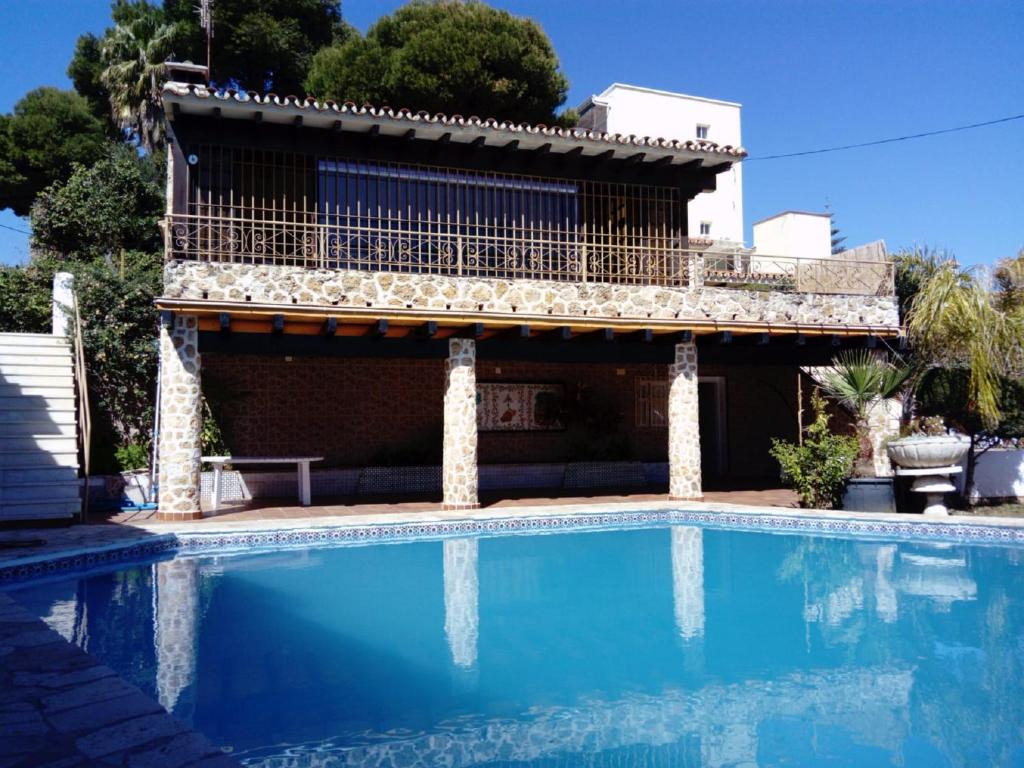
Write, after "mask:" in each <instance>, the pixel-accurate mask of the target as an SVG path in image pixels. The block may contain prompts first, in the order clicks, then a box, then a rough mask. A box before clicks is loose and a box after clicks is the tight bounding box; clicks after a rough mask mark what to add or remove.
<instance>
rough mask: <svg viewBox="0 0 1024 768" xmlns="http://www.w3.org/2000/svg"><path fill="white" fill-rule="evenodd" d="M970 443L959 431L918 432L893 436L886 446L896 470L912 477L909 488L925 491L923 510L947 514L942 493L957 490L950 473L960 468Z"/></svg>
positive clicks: (931, 513)
mask: <svg viewBox="0 0 1024 768" xmlns="http://www.w3.org/2000/svg"><path fill="white" fill-rule="evenodd" d="M970 447H971V441H970V439H969V438H966V437H961V436H960V435H919V436H914V437H904V438H902V439H900V440H894V441H893V442H891V443H889V445H888V446H887V448H886V450H887V451H888V452H889V458H890V459H892V461H893V463H894V464H895V465H896V474H897V475H907V476H910V477H913V478H914V482H913V484H912V485H911V486H910V490H912V491H915V492H917V493H923V494H925V508H924V513H925V514H926V515H948V514H949V510H948V509H946V504H945V500H944V499H945V495H946V494H947V493H951V492H953V491H955V490H956V486H955V485H953V482H952V480H951V479H950V476H951V475H956V474H959V473H960V472H961V468H960V462H961V461H962V460H963V458H964V456H966V455H967V451H968V449H969V448H970Z"/></svg>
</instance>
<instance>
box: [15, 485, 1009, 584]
mask: <svg viewBox="0 0 1024 768" xmlns="http://www.w3.org/2000/svg"><path fill="white" fill-rule="evenodd" d="M618 507H619V508H610V509H607V510H606V511H592V512H588V511H579V512H556V513H552V512H550V511H549V512H547V513H543V514H541V513H534V514H530V513H524V512H520V513H518V514H516V513H515V512H514V511H512V510H507V511H503V512H501V513H492V514H490V515H479V514H478V515H476V516H473V517H468V518H456V519H430V520H408V519H406V520H402V521H396V522H354V521H353V522H345V521H344V520H343V519H341V520H339V521H338V522H333V523H328V524H319V525H311V524H309V523H308V522H307V524H305V525H302V524H299V525H292V526H280V525H276V526H274V527H272V528H262V529H258V530H247V529H245V528H242V529H237V530H236V529H231V530H226V529H221V530H213V531H203V530H187V529H186V530H182V529H180V528H179V529H177V530H174V531H169V532H161V531H160V530H159V528H158V527H157V526H152V527H151V528H148V529H143V530H140V535H145V534H147V533H148V534H149V535H150V538H146V539H134V540H132V541H129V542H123V543H112V544H106V545H103V546H97V547H81V548H79V549H77V550H73V551H67V552H53V553H50V554H42V555H39V556H35V557H30V558H24V559H22V560H20V561H16V562H12V563H9V564H0V585H3V584H9V583H12V582H20V581H23V580H28V579H33V578H39V577H42V576H50V575H57V574H62V573H69V572H74V571H80V570H85V569H90V568H95V567H101V566H105V565H109V564H112V563H117V562H124V561H133V560H141V559H145V558H149V557H154V556H158V555H161V554H165V553H169V552H180V553H183V554H190V553H191V554H197V553H201V552H205V551H208V550H225V549H227V550H236V549H249V548H264V547H274V546H278V547H280V546H296V545H308V544H320V543H370V542H377V541H379V542H394V541H405V540H415V539H417V538H443V537H450V536H467V535H478V534H501V533H529V532H544V531H568V530H594V529H601V528H605V527H623V526H627V527H628V526H644V525H649V524H651V523H662V524H697V525H702V526H708V527H711V528H719V529H729V530H741V531H769V532H771V531H774V532H785V533H810V534H817V535H850V534H854V535H862V536H869V537H888V538H893V537H895V538H905V539H911V540H922V539H923V540H937V541H944V542H953V543H957V542H959V543H975V544H977V543H982V544H984V543H988V544H1024V525H1013V524H992V523H977V522H959V521H953V520H948V521H946V520H943V521H928V520H921V519H916V520H900V519H894V518H893V517H892V516H886V517H884V518H879V519H870V518H865V517H845V516H842V515H838V514H836V513H808V512H792V513H780V512H779V511H778V510H774V511H767V510H765V511H758V510H737V509H718V510H711V509H683V508H679V507H678V506H676V507H665V508H656V509H646V510H635V505H625V504H623V505H618ZM622 507H634V510H633V511H630V509H628V508H627V509H623V508H622ZM296 522H297V523H299V522H300V521H296Z"/></svg>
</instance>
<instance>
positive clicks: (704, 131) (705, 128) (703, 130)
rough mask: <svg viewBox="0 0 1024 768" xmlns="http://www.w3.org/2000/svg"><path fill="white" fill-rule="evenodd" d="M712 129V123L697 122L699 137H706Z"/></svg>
mask: <svg viewBox="0 0 1024 768" xmlns="http://www.w3.org/2000/svg"><path fill="white" fill-rule="evenodd" d="M710 131H711V126H710V125H704V124H703V123H697V138H698V139H706V138H707V137H708V133H709V132H710Z"/></svg>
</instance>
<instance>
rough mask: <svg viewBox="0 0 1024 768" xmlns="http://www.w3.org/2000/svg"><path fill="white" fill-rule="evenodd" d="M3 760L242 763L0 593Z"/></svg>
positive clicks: (196, 767) (197, 766)
mask: <svg viewBox="0 0 1024 768" xmlns="http://www.w3.org/2000/svg"><path fill="white" fill-rule="evenodd" d="M0 688H2V689H3V691H4V696H3V700H2V702H0V762H3V764H4V765H14V764H18V765H42V764H43V763H46V764H47V765H69V766H70V765H75V766H80V765H98V764H103V765H148V766H161V765H166V766H182V768H186V767H188V768H240V764H239V762H238V761H237V760H235V759H234V758H233V757H231V756H230V755H227V754H225V753H224V752H222V751H221V750H220V749H219V748H217V747H216V746H215V745H213V744H212V743H211V742H210V741H209V740H208V739H207V738H206V737H205V736H203V735H202V734H200V733H199V732H198V731H195V730H193V729H191V728H189V727H188V726H187V725H186V724H185V723H183V722H181V721H180V720H178V719H177V718H176V717H174V716H173V715H171V714H170V713H169V712H168V711H167V710H166V709H165V708H164V707H163V706H161V705H160V704H159V703H157V702H156V701H155V700H154V699H152V698H150V697H149V696H147V695H146V694H144V693H143V692H142V691H141V690H139V689H138V688H137V687H136V686H134V685H132V684H131V683H128V682H126V681H125V680H124V679H123V678H122V677H121V676H120V675H118V674H117V673H116V672H115V671H114V670H113V669H111V668H110V667H108V666H106V665H105V664H103V663H102V662H100V661H99V660H98V659H97V658H96V657H95V656H93V655H91V654H89V653H86V652H85V651H83V650H82V649H81V648H79V647H78V646H77V645H74V644H72V643H70V642H68V641H67V640H65V639H64V638H63V637H61V636H60V635H59V634H58V633H57V632H55V631H54V630H52V629H50V628H49V627H48V626H46V624H45V623H44V622H43V620H42V619H40V618H39V617H38V616H36V615H35V614H32V613H30V612H29V611H28V610H26V609H25V608H23V607H22V606H20V605H19V604H18V603H17V602H16V601H14V600H13V599H12V598H11V597H10V596H9V595H5V594H2V593H0Z"/></svg>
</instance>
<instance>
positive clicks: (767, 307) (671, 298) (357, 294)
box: [164, 261, 899, 328]
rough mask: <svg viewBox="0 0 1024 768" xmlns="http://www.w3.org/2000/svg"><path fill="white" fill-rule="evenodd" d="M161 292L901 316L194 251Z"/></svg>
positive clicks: (317, 303)
mask: <svg viewBox="0 0 1024 768" xmlns="http://www.w3.org/2000/svg"><path fill="white" fill-rule="evenodd" d="M164 297H166V298H168V299H199V300H201V299H208V300H210V301H229V302H239V303H252V304H280V305H286V306H303V307H339V308H347V309H362V310H381V309H419V310H437V311H439V312H445V311H450V312H458V313H470V312H472V313H477V312H480V313H486V314H517V315H523V316H533V317H537V316H543V315H550V316H552V317H557V318H581V319H582V318H586V319H589V320H594V319H613V320H638V321H642V320H648V319H651V320H661V321H670V320H681V321H685V320H694V321H715V322H719V323H731V322H732V323H741V324H742V323H770V324H773V325H785V324H799V325H803V326H812V325H830V326H835V325H857V326H874V327H890V328H896V327H897V326H899V317H898V314H897V309H896V299H895V298H894V297H891V296H853V295H834V294H833V295H826V294H812V293H787V292H783V291H750V290H740V289H733V288H715V287H701V288H693V289H689V288H665V287H659V286H630V285H617V284H608V283H574V282H556V281H549V280H504V279H495V278H472V277H449V276H445V275H424V274H403V273H398V272H364V271H353V270H330V269H307V268H304V267H285V266H276V265H250V264H222V263H214V262H197V261H172V262H169V263H168V264H167V265H166V267H165V271H164Z"/></svg>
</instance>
